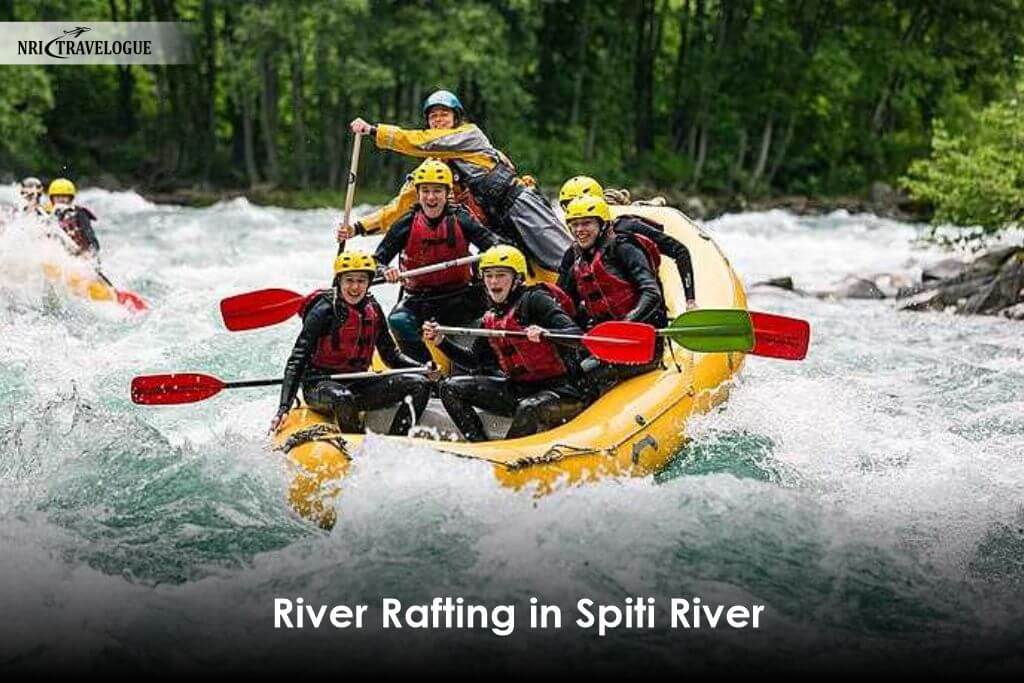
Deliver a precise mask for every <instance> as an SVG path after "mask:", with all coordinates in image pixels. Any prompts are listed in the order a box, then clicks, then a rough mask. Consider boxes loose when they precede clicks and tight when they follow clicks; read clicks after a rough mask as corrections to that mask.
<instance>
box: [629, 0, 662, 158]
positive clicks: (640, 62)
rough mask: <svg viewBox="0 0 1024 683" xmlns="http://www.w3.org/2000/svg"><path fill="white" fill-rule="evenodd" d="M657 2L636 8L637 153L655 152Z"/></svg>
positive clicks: (644, 2) (652, 0)
mask: <svg viewBox="0 0 1024 683" xmlns="http://www.w3.org/2000/svg"><path fill="white" fill-rule="evenodd" d="M656 19H657V16H656V12H655V0H639V2H637V5H636V21H635V24H634V40H635V41H636V46H635V52H634V60H633V96H634V98H635V100H634V101H635V102H636V108H635V110H634V111H635V118H634V144H635V145H636V150H637V152H638V153H643V152H647V151H650V150H652V149H654V127H653V126H654V57H655V55H656V54H657V50H658V46H657V38H658V36H657V33H658V31H657V28H656Z"/></svg>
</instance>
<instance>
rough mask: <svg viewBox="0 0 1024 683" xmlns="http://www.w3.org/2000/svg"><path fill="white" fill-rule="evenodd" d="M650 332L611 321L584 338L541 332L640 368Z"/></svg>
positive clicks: (648, 355)
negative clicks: (578, 343)
mask: <svg viewBox="0 0 1024 683" xmlns="http://www.w3.org/2000/svg"><path fill="white" fill-rule="evenodd" d="M437 330H438V332H441V333H442V334H464V335H467V336H470V337H508V336H516V337H525V336H526V332H524V331H519V330H516V331H512V330H487V329H481V328H475V327H442V326H438V328H437ZM654 337H655V335H654V328H653V327H651V326H650V325H647V324H644V323H633V322H626V321H620V320H611V321H608V322H604V323H601V324H600V325H596V326H595V327H593V328H592V329H591V330H590V331H589V332H587V333H586V334H582V335H579V334H559V333H557V332H545V333H544V338H545V339H550V340H552V341H555V342H558V341H579V342H582V343H583V346H585V347H586V348H587V349H589V350H590V352H591V353H592V354H594V356H595V357H596V358H599V359H601V360H603V361H607V362H609V363H616V364H619V365H642V364H644V363H650V362H651V360H652V359H653V358H654Z"/></svg>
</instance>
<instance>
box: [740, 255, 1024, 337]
mask: <svg viewBox="0 0 1024 683" xmlns="http://www.w3.org/2000/svg"><path fill="white" fill-rule="evenodd" d="M752 287H778V288H781V289H785V290H788V291H791V292H794V293H795V294H798V295H801V296H815V297H818V298H822V299H891V300H893V301H894V302H895V305H896V307H897V308H898V309H899V310H901V311H934V310H940V311H943V310H952V311H954V312H956V313H961V314H966V315H970V314H980V315H1001V316H1004V317H1006V318H1010V319H1013V320H1024V247H1002V248H998V249H992V250H990V251H988V252H985V253H983V254H981V255H980V256H977V257H976V258H974V259H973V260H970V261H962V260H959V259H953V258H950V259H944V260H942V261H939V262H937V263H935V264H933V265H931V266H928V267H926V268H923V269H922V271H921V276H920V278H919V279H916V280H912V279H910V277H908V276H907V275H906V274H902V273H876V274H872V275H865V276H863V277H861V276H853V277H848V278H846V279H844V280H843V281H841V282H840V283H839V284H837V285H836V286H835V287H832V288H829V289H828V290H821V291H806V290H802V289H800V288H799V287H797V286H795V284H794V282H793V279H792V278H791V277H788V276H783V277H778V278H773V279H771V280H765V281H762V282H757V283H754V285H752Z"/></svg>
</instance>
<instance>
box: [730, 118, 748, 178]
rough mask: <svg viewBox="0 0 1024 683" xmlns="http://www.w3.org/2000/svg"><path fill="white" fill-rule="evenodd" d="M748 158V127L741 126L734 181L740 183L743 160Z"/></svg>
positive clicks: (734, 165) (733, 168)
mask: <svg viewBox="0 0 1024 683" xmlns="http://www.w3.org/2000/svg"><path fill="white" fill-rule="evenodd" d="M746 159H747V129H746V127H743V128H740V139H739V143H738V146H737V148H736V160H735V161H734V162H733V165H732V174H731V175H732V181H733V182H734V183H738V182H739V181H740V176H741V175H742V174H743V162H744V161H746Z"/></svg>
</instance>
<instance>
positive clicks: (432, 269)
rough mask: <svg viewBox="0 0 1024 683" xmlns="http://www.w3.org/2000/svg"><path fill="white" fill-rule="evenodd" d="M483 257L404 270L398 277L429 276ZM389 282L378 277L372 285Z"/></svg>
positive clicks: (454, 260)
mask: <svg viewBox="0 0 1024 683" xmlns="http://www.w3.org/2000/svg"><path fill="white" fill-rule="evenodd" d="M481 258H483V256H481V255H480V254H473V255H472V256H463V257H461V258H456V259H452V260H450V261H442V262H441V263H432V264H431V265H429V266H423V267H422V268H412V269H411V270H404V271H402V272H401V273H399V275H398V277H400V278H401V279H403V280H404V279H406V278H410V277H417V276H419V275H429V274H430V273H436V272H438V271H441V270H447V269H449V268H457V267H459V266H465V265H468V264H470V263H476V262H477V261H479V260H480V259H481ZM384 282H387V280H385V279H384V278H383V277H377V278H374V279H373V282H371V283H370V284H372V285H379V284H381V283H384Z"/></svg>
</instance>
